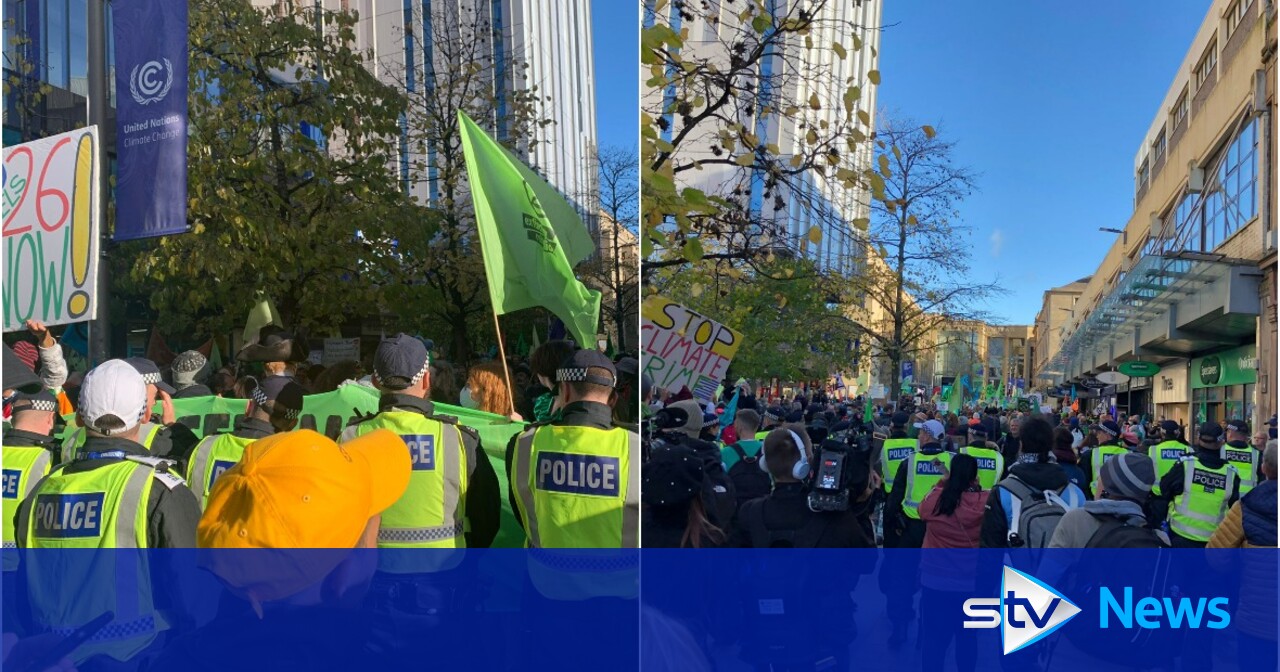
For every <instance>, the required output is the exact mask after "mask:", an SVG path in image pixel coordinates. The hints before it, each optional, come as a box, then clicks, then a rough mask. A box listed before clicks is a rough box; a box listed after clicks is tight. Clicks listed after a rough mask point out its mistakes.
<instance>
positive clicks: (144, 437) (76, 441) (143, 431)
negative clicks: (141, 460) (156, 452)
mask: <svg viewBox="0 0 1280 672" xmlns="http://www.w3.org/2000/svg"><path fill="white" fill-rule="evenodd" d="M162 429H164V425H160V424H155V423H150V422H144V423H142V427H140V428H139V429H138V443H140V444H142V447H143V448H146V449H147V450H151V443H152V442H153V441H155V440H156V435H157V434H159V433H160V430H162ZM88 439H89V435H88V434H87V433H85V429H84V427H76V428H75V429H74V430H72V431H71V433H70V434H68V435H67V438H65V439H63V440H62V461H60V462H59V463H58V464H66V463H68V462H71V461H73V460H75V459H76V453H78V452H80V449H81V448H82V447H84V442H85V441H87V440H88Z"/></svg>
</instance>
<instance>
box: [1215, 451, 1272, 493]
mask: <svg viewBox="0 0 1280 672" xmlns="http://www.w3.org/2000/svg"><path fill="white" fill-rule="evenodd" d="M1222 457H1223V459H1225V460H1226V461H1227V462H1229V463H1231V466H1233V467H1235V468H1236V473H1237V474H1239V475H1240V496H1241V497H1244V496H1245V495H1247V494H1249V491H1250V490H1252V489H1253V487H1254V486H1255V485H1257V483H1258V462H1259V458H1261V457H1262V451H1260V450H1254V448H1253V446H1245V447H1243V448H1240V447H1237V446H1233V445H1230V444H1227V445H1224V446H1223V447H1222Z"/></svg>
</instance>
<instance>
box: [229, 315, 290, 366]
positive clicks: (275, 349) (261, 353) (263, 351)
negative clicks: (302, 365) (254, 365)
mask: <svg viewBox="0 0 1280 672" xmlns="http://www.w3.org/2000/svg"><path fill="white" fill-rule="evenodd" d="M236 359H237V360H239V361H241V362H305V361H307V344H306V343H305V342H304V341H302V340H300V339H295V338H294V337H293V334H290V333H289V332H287V331H285V330H284V329H282V328H280V327H278V326H276V325H274V324H268V325H267V326H265V327H263V328H262V330H261V331H260V332H258V342H257V343H250V344H249V345H246V346H244V347H243V348H241V349H240V352H239V353H238V354H236Z"/></svg>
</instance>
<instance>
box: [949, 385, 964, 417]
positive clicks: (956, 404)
mask: <svg viewBox="0 0 1280 672" xmlns="http://www.w3.org/2000/svg"><path fill="white" fill-rule="evenodd" d="M962 408H964V385H961V384H960V382H959V381H956V384H955V385H952V386H951V398H950V399H948V400H947V409H948V410H950V411H951V412H952V413H960V409H962Z"/></svg>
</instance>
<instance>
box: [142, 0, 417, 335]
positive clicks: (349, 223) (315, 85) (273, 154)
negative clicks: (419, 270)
mask: <svg viewBox="0 0 1280 672" xmlns="http://www.w3.org/2000/svg"><path fill="white" fill-rule="evenodd" d="M355 26H356V17H355V15H354V14H351V13H342V12H332V11H326V10H324V9H322V8H320V7H319V6H308V7H306V8H302V9H299V10H297V11H296V12H294V13H291V14H288V15H286V16H282V17H277V16H274V15H273V14H271V13H269V12H266V11H263V10H259V9H257V8H255V7H253V6H252V5H251V4H250V3H249V2H248V0H207V1H205V2H200V3H195V4H193V5H192V7H191V13H190V38H189V39H190V54H191V56H190V59H191V60H190V82H189V83H190V100H189V104H190V121H189V124H190V126H189V129H190V136H189V140H188V195H189V203H188V210H187V213H188V218H189V220H190V224H191V227H192V230H191V233H189V234H185V235H178V236H168V237H164V238H160V239H155V240H151V241H146V242H144V243H136V244H131V245H129V246H126V247H125V248H124V254H123V255H121V256H124V257H127V258H129V259H130V261H129V264H130V266H131V268H129V269H128V270H129V271H130V273H129V276H130V278H131V279H132V283H133V286H132V289H134V291H139V292H149V293H150V304H151V306H152V307H153V308H155V309H156V310H157V311H158V312H159V318H160V325H161V328H162V329H164V330H166V331H169V332H170V333H181V332H183V331H191V330H204V331H206V332H207V333H216V332H218V331H224V330H226V329H229V328H230V327H231V326H232V325H235V324H238V323H239V322H240V321H241V320H242V319H243V316H244V315H245V314H246V312H247V310H248V308H249V306H250V304H251V303H252V302H253V300H254V295H255V293H256V292H257V291H259V290H265V291H267V292H268V294H269V295H270V296H271V297H272V298H273V299H274V300H275V303H276V305H277V306H278V308H279V310H280V313H281V316H282V317H283V318H284V320H285V322H286V323H287V324H288V325H289V326H290V327H294V328H297V329H300V330H304V331H311V332H313V333H314V332H321V331H327V330H332V329H335V328H337V327H338V326H339V325H340V324H342V323H343V322H345V321H347V320H349V319H352V318H361V317H364V316H365V315H367V314H370V313H372V312H377V310H378V308H379V307H381V306H382V305H383V304H384V289H385V288H386V286H387V285H388V284H390V283H391V282H394V281H395V277H394V275H392V274H391V273H390V272H389V267H391V266H394V262H395V256H394V249H393V248H392V247H391V241H393V240H395V239H396V237H397V236H398V234H399V231H398V230H397V223H398V222H402V221H403V216H402V215H401V213H402V211H403V208H404V205H405V203H406V200H405V198H404V195H403V194H402V192H401V191H400V189H399V184H398V182H397V180H396V179H395V176H394V174H393V173H392V171H391V169H390V161H391V157H393V156H395V152H396V147H395V144H394V139H395V138H397V137H398V135H399V127H398V119H399V117H400V115H401V113H402V112H403V110H404V105H405V100H404V98H403V96H401V95H400V94H399V93H397V91H396V90H395V89H394V88H393V87H390V86H386V85H384V84H382V83H380V82H379V81H378V80H377V79H376V78H375V77H374V76H373V74H372V73H370V71H369V70H368V69H366V67H365V63H366V59H367V55H366V54H362V53H360V52H359V51H357V50H356V48H355V46H354V44H355V32H354V30H355ZM307 129H314V130H315V131H316V132H318V133H319V134H320V136H321V137H317V136H316V135H315V134H309V133H307V132H306V131H307ZM126 288H127V287H126Z"/></svg>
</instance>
